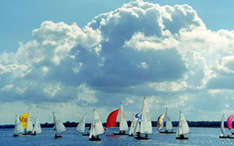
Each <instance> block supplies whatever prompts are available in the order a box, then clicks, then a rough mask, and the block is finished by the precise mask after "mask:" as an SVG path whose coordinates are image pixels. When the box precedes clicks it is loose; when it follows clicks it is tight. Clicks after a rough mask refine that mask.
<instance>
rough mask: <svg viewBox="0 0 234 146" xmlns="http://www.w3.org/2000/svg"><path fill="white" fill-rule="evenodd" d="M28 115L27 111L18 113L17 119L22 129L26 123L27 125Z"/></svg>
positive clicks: (25, 126)
mask: <svg viewBox="0 0 234 146" xmlns="http://www.w3.org/2000/svg"><path fill="white" fill-rule="evenodd" d="M28 116H29V113H28V112H26V113H24V114H22V115H20V117H19V120H20V123H21V125H22V127H23V129H26V128H27V125H28Z"/></svg>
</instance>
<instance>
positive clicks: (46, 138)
mask: <svg viewBox="0 0 234 146" xmlns="http://www.w3.org/2000/svg"><path fill="white" fill-rule="evenodd" d="M174 130H175V131H176V129H174ZM117 131H118V129H117V128H111V129H108V131H106V132H105V134H103V135H101V136H100V137H101V139H102V140H101V141H100V142H92V141H89V138H88V136H81V134H80V133H78V132H76V131H75V128H67V131H66V132H64V133H63V134H62V136H63V137H62V138H58V139H54V134H55V131H54V130H53V129H52V128H43V129H42V133H41V134H38V135H36V136H19V137H13V136H12V135H13V133H14V129H0V146H154V145H155V146H220V145H226V146H231V145H234V139H219V138H218V137H219V133H220V129H219V128H191V129H190V131H191V133H190V134H188V135H187V136H188V137H189V139H188V140H176V135H175V134H160V133H158V132H157V130H156V128H153V134H152V135H149V137H150V139H149V140H136V139H135V138H134V137H130V136H114V135H113V134H112V133H113V132H117Z"/></svg>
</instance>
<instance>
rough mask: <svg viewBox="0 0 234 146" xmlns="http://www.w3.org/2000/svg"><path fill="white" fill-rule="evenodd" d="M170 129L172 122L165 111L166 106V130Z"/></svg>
mask: <svg viewBox="0 0 234 146" xmlns="http://www.w3.org/2000/svg"><path fill="white" fill-rule="evenodd" d="M172 129H173V126H172V123H171V120H170V118H169V115H168V113H167V108H166V130H167V131H172Z"/></svg>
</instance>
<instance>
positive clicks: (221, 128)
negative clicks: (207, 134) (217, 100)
mask: <svg viewBox="0 0 234 146" xmlns="http://www.w3.org/2000/svg"><path fill="white" fill-rule="evenodd" d="M224 118H225V114H223V116H222V119H221V126H220V131H221V134H220V136H224V133H225V129H224Z"/></svg>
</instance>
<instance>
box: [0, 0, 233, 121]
mask: <svg viewBox="0 0 234 146" xmlns="http://www.w3.org/2000/svg"><path fill="white" fill-rule="evenodd" d="M233 17H234V2H232V0H226V1H225V2H222V1H219V0H207V1H203V0H193V1H186V0H178V1H174V0H148V1H143V0H131V1H127V0H119V1H109V0H102V1H94V0H86V1H76V0H70V1H69V2H67V1H55V0H50V1H47V0H41V1H31V0H23V1H14V3H13V2H10V1H7V0H2V1H1V2H0V18H1V23H0V26H1V27H0V32H1V33H0V101H1V105H0V110H1V112H2V114H0V124H6V123H14V118H15V115H16V114H21V113H23V112H26V111H30V112H31V113H32V116H33V118H34V119H35V118H36V117H39V118H40V120H41V122H47V121H48V122H51V121H52V114H51V112H53V111H55V112H56V113H57V114H58V117H59V118H60V119H61V120H62V121H79V120H80V118H81V117H82V114H83V113H84V111H87V112H88V115H90V116H88V121H90V119H91V115H92V114H91V113H92V108H94V107H96V108H97V111H98V112H99V113H100V116H101V119H102V121H105V119H106V118H107V116H108V113H110V112H111V111H112V110H114V109H116V108H119V106H120V104H121V103H122V104H123V105H124V109H125V112H126V117H127V120H131V115H132V113H136V112H139V111H140V110H141V106H142V101H143V98H144V97H146V98H147V101H148V104H149V107H150V109H151V110H150V111H151V119H152V120H156V119H157V117H158V116H159V114H160V113H162V112H164V111H165V107H166V106H167V107H168V111H169V115H170V117H171V119H172V120H177V119H178V113H179V111H182V112H184V114H185V116H186V118H187V119H188V120H194V121H200V120H220V119H221V115H222V113H225V114H226V116H228V115H229V114H231V113H232V112H233V105H232V104H231V103H232V102H233V101H234V96H233V95H234V85H232V83H233V82H234V76H233V75H234V52H233V51H234V26H233V19H232V18H233Z"/></svg>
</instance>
